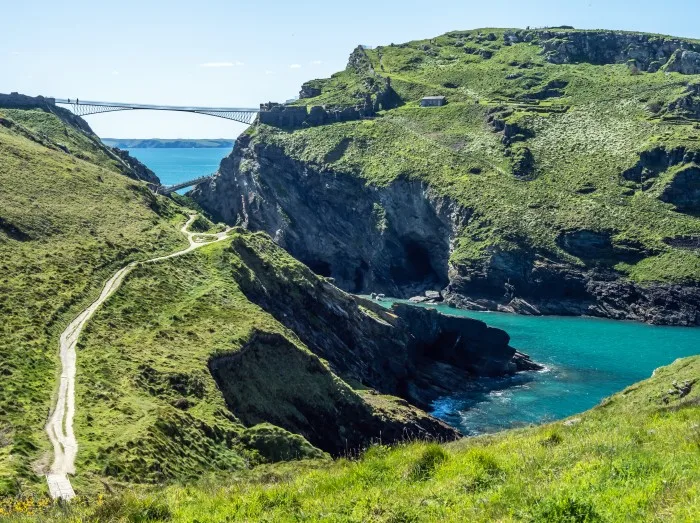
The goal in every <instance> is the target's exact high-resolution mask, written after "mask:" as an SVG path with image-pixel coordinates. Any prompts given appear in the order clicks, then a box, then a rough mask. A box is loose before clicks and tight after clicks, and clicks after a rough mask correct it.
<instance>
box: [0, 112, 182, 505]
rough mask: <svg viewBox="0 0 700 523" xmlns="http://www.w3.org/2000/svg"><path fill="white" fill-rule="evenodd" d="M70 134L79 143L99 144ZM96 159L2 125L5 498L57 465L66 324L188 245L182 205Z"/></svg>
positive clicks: (44, 118)
mask: <svg viewBox="0 0 700 523" xmlns="http://www.w3.org/2000/svg"><path fill="white" fill-rule="evenodd" d="M0 112H2V113H3V115H4V118H6V119H9V118H12V120H13V121H14V119H15V118H17V120H18V121H21V122H22V123H23V124H27V125H29V124H31V126H32V128H33V129H34V131H35V132H45V134H46V135H54V133H56V132H63V131H61V129H64V124H63V122H61V121H60V120H58V119H57V118H56V117H55V116H53V115H49V114H47V113H40V114H39V111H27V112H26V114H24V113H23V112H22V111H9V110H1V111H0ZM18 129H19V131H18ZM42 129H44V130H45V131H41V130H42ZM67 132H68V134H69V135H71V136H72V138H71V140H73V141H72V144H73V145H72V146H71V147H74V146H75V144H80V143H83V142H84V143H86V144H87V143H92V140H93V138H92V137H90V136H84V135H81V133H80V132H79V131H77V130H76V129H74V128H70V129H68V130H67ZM86 147H87V145H86ZM100 154H101V153H99V151H97V150H93V149H89V147H88V150H86V152H85V154H84V156H85V157H89V156H90V155H94V157H95V158H97V157H99V156H100ZM102 160H104V162H103V161H102ZM95 161H97V164H95V163H91V162H88V161H86V160H83V159H80V158H78V157H76V156H74V155H69V154H66V153H64V152H62V151H60V150H55V149H51V148H48V147H46V146H44V145H42V144H40V143H37V142H36V141H34V140H32V139H28V138H27V135H26V133H24V132H22V128H17V127H15V128H14V129H12V128H6V127H0V202H1V203H0V220H1V221H0V270H1V271H2V274H1V275H0V316H1V317H2V321H0V376H2V386H1V387H0V434H2V436H1V437H0V493H8V492H17V491H20V490H23V489H25V488H30V487H31V485H36V484H37V482H39V481H40V480H41V478H40V477H39V476H37V475H36V474H35V472H38V471H40V470H42V469H43V468H44V467H45V466H46V465H47V463H48V456H49V453H48V451H49V445H48V441H47V439H46V437H45V435H44V433H43V425H44V423H45V421H46V417H47V413H48V410H49V406H50V404H51V398H52V396H53V394H54V389H55V378H56V372H57V360H58V336H59V335H60V333H61V331H62V330H63V328H64V327H65V326H66V325H67V324H68V323H69V322H70V320H71V319H72V318H73V317H74V315H76V314H77V312H78V311H80V310H82V308H84V307H85V306H87V305H88V304H89V302H90V300H91V299H94V298H95V297H96V296H97V294H98V293H99V290H100V289H101V286H102V284H103V283H104V281H105V280H106V279H107V278H108V277H109V275H111V274H112V273H113V272H114V271H116V270H117V269H118V268H120V267H122V266H123V265H126V264H127V263H128V262H129V261H131V260H137V259H145V258H147V257H150V256H153V255H154V254H156V253H167V252H171V251H174V250H177V249H178V248H181V247H182V246H184V245H186V242H185V239H184V238H183V237H182V234H181V233H180V232H179V227H180V226H181V224H182V223H183V222H184V219H185V217H184V216H183V215H182V214H180V213H179V211H178V209H177V208H176V207H175V206H174V205H172V204H171V203H169V202H168V201H167V200H166V199H164V198H161V197H155V196H153V195H152V194H151V193H150V192H149V191H148V190H147V189H146V187H145V186H144V185H142V184H139V183H136V182H134V181H132V180H129V179H128V178H126V177H124V176H122V175H121V174H119V173H118V172H117V171H116V170H115V169H114V168H107V167H105V166H107V165H108V164H109V161H108V160H107V159H105V158H104V157H102V158H101V160H99V161H98V160H95ZM100 164H102V165H100Z"/></svg>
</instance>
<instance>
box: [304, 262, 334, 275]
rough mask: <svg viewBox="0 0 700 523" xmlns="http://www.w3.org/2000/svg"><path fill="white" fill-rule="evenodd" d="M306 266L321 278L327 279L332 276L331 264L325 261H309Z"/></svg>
mask: <svg viewBox="0 0 700 523" xmlns="http://www.w3.org/2000/svg"><path fill="white" fill-rule="evenodd" d="M304 264H305V265H306V266H307V267H308V268H309V269H311V270H312V271H314V273H316V274H318V275H319V276H325V277H326V278H328V277H330V275H331V264H330V263H328V262H327V261H323V260H307V261H305V262H304Z"/></svg>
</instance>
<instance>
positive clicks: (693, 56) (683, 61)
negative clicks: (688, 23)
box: [663, 49, 700, 74]
mask: <svg viewBox="0 0 700 523" xmlns="http://www.w3.org/2000/svg"><path fill="white" fill-rule="evenodd" d="M663 70H664V71H666V72H667V73H681V74H700V53H698V52H695V51H688V50H684V49H678V50H676V51H675V52H674V53H673V55H672V56H671V58H669V60H668V62H667V63H666V65H665V66H664V67H663Z"/></svg>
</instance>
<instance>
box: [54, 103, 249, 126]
mask: <svg viewBox="0 0 700 523" xmlns="http://www.w3.org/2000/svg"><path fill="white" fill-rule="evenodd" d="M55 100H56V104H59V105H66V106H68V107H69V108H70V109H71V110H72V111H73V113H74V114H76V115H78V116H89V115H91V114H99V113H112V112H115V111H134V110H138V109H141V110H148V111H175V112H180V113H195V114H205V115H208V116H216V117H218V118H225V119H226V120H233V121H236V122H240V123H244V124H246V125H250V124H252V123H253V122H254V121H255V117H256V116H257V114H258V112H259V111H260V109H257V108H250V107H187V106H179V105H148V104H130V103H120V102H94V101H87V100H79V99H78V98H73V99H71V98H55Z"/></svg>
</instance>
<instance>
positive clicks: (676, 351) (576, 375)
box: [382, 302, 700, 435]
mask: <svg viewBox="0 0 700 523" xmlns="http://www.w3.org/2000/svg"><path fill="white" fill-rule="evenodd" d="M382 303H383V304H384V305H387V306H388V305H390V303H391V302H382ZM435 307H436V308H437V309H438V310H439V311H440V312H443V313H445V314H451V315H455V316H467V317H469V318H476V319H479V320H482V321H484V322H486V323H487V324H489V325H490V326H492V327H498V328H501V329H504V330H505V331H507V332H508V333H509V334H510V336H511V345H512V346H513V347H515V348H517V349H518V350H520V351H521V352H525V353H527V354H529V355H530V356H531V357H532V359H533V360H535V361H537V362H538V363H541V364H543V365H545V366H546V370H545V371H540V372H523V373H519V374H517V375H515V376H513V377H508V378H500V379H487V378H484V379H480V380H478V382H477V387H475V390H473V391H470V392H468V393H460V394H457V395H454V396H450V397H445V398H440V399H439V400H437V401H435V403H434V404H433V412H432V414H433V415H435V416H437V417H439V418H441V419H443V420H445V421H446V422H448V423H450V424H451V425H453V426H456V427H458V428H459V429H460V430H461V431H462V432H463V433H465V434H468V435H476V434H483V433H487V432H495V431H498V430H503V429H506V428H510V427H515V426H520V425H525V424H530V423H542V422H546V421H551V420H556V419H561V418H564V417H567V416H570V415H572V414H575V413H578V412H582V411H584V410H587V409H589V408H591V407H593V406H594V405H596V404H597V403H599V402H600V400H602V399H603V398H605V397H606V396H610V395H611V394H613V393H615V392H618V391H620V390H622V389H624V388H625V387H627V386H628V385H631V384H632V383H635V382H637V381H640V380H643V379H646V378H648V377H649V376H651V373H652V372H653V371H654V369H656V368H657V367H660V366H662V365H668V364H669V363H671V362H673V361H674V360H675V359H676V358H681V357H684V356H691V355H694V354H699V353H700V328H686V327H658V326H651V325H645V324H643V323H633V322H626V321H614V320H604V319H597V318H579V317H562V316H538V317H535V316H521V315H516V314H504V313H498V312H474V311H465V310H459V309H453V308H450V307H448V306H446V305H438V306H435Z"/></svg>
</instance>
